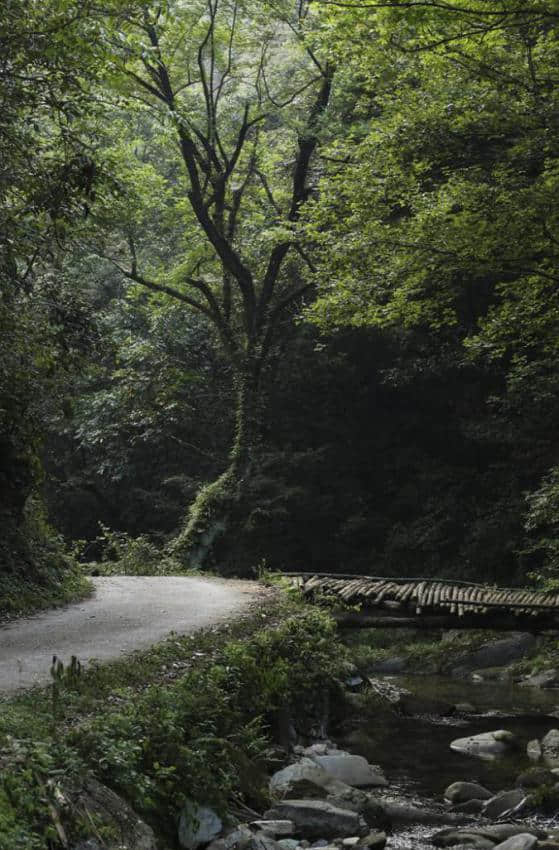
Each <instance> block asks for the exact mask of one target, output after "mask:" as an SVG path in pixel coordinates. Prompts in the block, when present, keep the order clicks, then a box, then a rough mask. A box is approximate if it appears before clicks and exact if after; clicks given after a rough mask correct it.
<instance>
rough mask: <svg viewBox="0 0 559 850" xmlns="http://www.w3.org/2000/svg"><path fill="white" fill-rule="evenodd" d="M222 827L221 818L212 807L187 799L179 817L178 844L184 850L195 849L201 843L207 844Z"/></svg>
mask: <svg viewBox="0 0 559 850" xmlns="http://www.w3.org/2000/svg"><path fill="white" fill-rule="evenodd" d="M222 829H223V823H222V822H221V818H219V817H218V815H216V813H215V812H214V811H213V809H209V808H207V806H200V805H198V803H194V802H192V801H189V802H188V803H187V804H186V805H185V806H184V808H183V810H182V812H181V815H180V819H179V844H180V846H181V847H184V848H185V850H196V848H197V847H200V846H201V845H202V844H208V842H209V841H211V840H212V839H213V838H215V837H216V835H219V833H220V832H221V830H222Z"/></svg>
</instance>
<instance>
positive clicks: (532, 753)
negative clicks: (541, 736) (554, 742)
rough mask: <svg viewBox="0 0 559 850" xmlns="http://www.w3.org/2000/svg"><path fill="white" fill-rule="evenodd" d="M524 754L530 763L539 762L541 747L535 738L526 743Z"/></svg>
mask: <svg viewBox="0 0 559 850" xmlns="http://www.w3.org/2000/svg"><path fill="white" fill-rule="evenodd" d="M526 754H527V756H528V758H529V759H530V761H539V760H540V759H541V757H542V745H541V744H540V742H539V741H538V739H537V738H534V739H533V740H532V741H528V745H527V747H526Z"/></svg>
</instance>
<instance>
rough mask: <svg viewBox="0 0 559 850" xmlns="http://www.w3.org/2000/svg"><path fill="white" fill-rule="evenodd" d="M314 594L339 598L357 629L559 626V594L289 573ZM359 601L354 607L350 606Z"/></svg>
mask: <svg viewBox="0 0 559 850" xmlns="http://www.w3.org/2000/svg"><path fill="white" fill-rule="evenodd" d="M284 575H285V576H286V578H287V579H288V581H289V583H290V585H291V586H292V587H295V588H298V589H299V590H300V591H301V592H302V593H303V595H304V596H306V597H309V598H311V599H315V600H318V599H320V598H323V599H336V600H339V601H340V602H341V603H344V604H343V607H342V610H340V611H338V612H337V615H336V617H337V620H338V622H339V623H340V625H342V626H346V627H354V628H375V627H377V628H388V627H390V628H394V627H399V628H410V627H411V628H418V627H420V628H426V629H428V628H433V629H436V628H446V629H456V628H458V629H460V628H463V629H476V628H477V629H480V628H483V629H499V630H501V629H521V630H524V631H532V632H540V631H548V630H558V629H559V593H557V592H555V591H553V592H549V593H545V592H542V591H537V590H527V589H525V588H504V587H496V586H490V585H486V584H471V583H468V582H462V581H452V580H448V579H445V580H440V579H427V578H419V579H416V578H413V579H412V578H389V577H384V578H383V577H378V576H358V575H344V574H340V575H338V574H333V573H284ZM352 606H355V610H351V607H352Z"/></svg>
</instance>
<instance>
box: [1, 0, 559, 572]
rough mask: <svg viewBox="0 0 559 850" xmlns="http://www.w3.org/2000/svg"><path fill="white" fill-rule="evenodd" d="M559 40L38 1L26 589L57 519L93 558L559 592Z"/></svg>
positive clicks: (402, 15) (15, 296)
mask: <svg viewBox="0 0 559 850" xmlns="http://www.w3.org/2000/svg"><path fill="white" fill-rule="evenodd" d="M558 27H559V4H558V3H556V2H552V0H550V2H540V1H539V0H527V2H523V3H518V2H515V0H498V2H494V3H491V4H488V3H486V2H482V0H448V2H447V0H423V1H422V2H421V1H420V0H409V2H399V0H393V2H366V0H363V2H357V0H355V2H341V1H340V2H335V0H313V2H301V3H297V4H292V3H288V2H283V0H267V2H265V3H261V2H252V0H195V2H191V3H190V2H189V3H183V2H179V0H167V2H162V3H158V2H151V0H141V1H140V0H128V1H127V0H109V2H106V3H102V4H96V3H80V4H76V3H73V2H70V0H48V1H47V2H45V3H34V2H33V3H24V2H22V0H10V2H9V3H8V5H7V9H6V13H5V16H4V23H3V32H2V41H3V44H4V45H5V50H4V51H3V58H2V61H1V65H0V96H1V98H2V103H3V110H2V113H1V115H0V138H1V140H2V146H3V154H4V155H3V160H2V165H1V171H0V218H1V224H2V227H1V228H0V229H1V233H2V236H1V240H0V261H1V262H0V266H1V273H2V282H1V302H0V326H1V328H2V337H1V341H0V346H1V347H2V355H3V356H2V366H1V371H0V392H1V396H2V403H1V404H0V409H1V413H0V417H1V419H0V424H1V429H2V437H1V445H2V458H3V461H2V476H3V477H2V481H3V485H4V486H3V487H2V493H3V496H2V498H3V502H2V507H1V510H2V515H3V517H5V518H6V522H7V523H9V525H10V527H11V529H12V532H11V533H10V534H11V537H10V539H11V540H12V543H10V545H9V546H8V547H7V550H6V551H8V549H9V550H10V551H15V549H17V550H18V552H19V555H18V556H17V557H16V558H15V560H14V558H13V557H12V556H10V558H11V563H12V567H13V566H14V564H15V563H16V562H17V561H18V558H19V559H20V560H21V558H22V557H23V556H22V554H21V553H22V552H24V551H25V546H23V544H22V543H21V541H22V540H23V539H24V538H25V534H24V533H23V532H22V528H23V525H22V524H23V523H25V522H27V521H28V520H27V519H25V516H26V514H27V515H28V514H29V511H30V509H31V508H30V506H31V505H35V506H36V505H37V504H38V500H39V499H43V500H46V503H47V506H48V512H49V515H50V517H51V519H52V520H53V521H54V522H55V524H57V525H58V526H59V527H60V528H61V529H62V530H63V531H64V533H65V534H66V535H67V536H68V537H70V538H76V537H85V538H87V540H88V541H89V542H88V543H87V546H89V550H90V551H92V552H93V553H94V554H95V553H98V551H100V550H99V547H100V544H99V543H98V542H97V543H96V542H95V538H96V535H97V528H98V524H99V523H100V522H101V523H102V525H103V527H110V528H113V529H115V530H116V531H118V532H119V533H130V534H133V535H136V536H138V535H145V534H147V535H151V536H152V539H153V540H154V541H155V542H156V543H157V544H158V545H161V546H163V547H165V549H166V552H167V556H168V557H172V558H173V559H175V560H176V563H177V564H178V565H180V566H181V567H184V566H188V565H190V566H192V565H197V566H207V565H213V566H217V567H219V568H220V569H236V570H239V571H244V572H246V571H247V570H249V569H251V568H255V567H256V565H257V564H258V563H263V562H266V563H270V564H273V565H274V566H281V567H287V566H293V565H294V564H300V565H301V566H305V562H306V561H309V560H310V561H311V562H313V561H317V560H318V561H321V562H322V561H324V560H326V562H327V563H328V564H329V566H330V565H331V566H332V567H333V568H336V569H337V568H342V569H349V568H350V567H354V568H355V569H359V570H363V571H367V570H369V571H371V569H372V567H373V564H374V563H378V564H380V567H382V569H385V570H387V571H390V572H398V571H403V572H407V571H413V572H414V573H417V572H418V570H417V568H416V569H414V561H416V560H417V559H418V558H419V559H421V560H422V562H423V563H424V564H425V569H426V570H427V571H430V572H445V571H446V572H450V573H453V574H456V573H460V572H461V570H464V571H465V572H466V573H471V574H472V575H474V574H476V575H477V574H478V573H481V574H484V573H485V574H486V573H487V571H488V570H489V573H490V574H492V575H494V576H495V577H496V578H498V579H499V580H502V579H504V578H505V577H506V576H507V575H509V576H510V577H512V579H513V580H518V579H519V578H521V577H525V576H526V575H527V574H528V573H529V572H535V573H538V574H542V575H543V573H544V572H545V571H546V569H547V570H548V571H550V572H551V573H553V571H554V570H555V569H556V567H555V566H554V565H555V560H556V555H555V554H554V553H555V548H554V547H555V545H556V544H555V542H554V541H555V536H556V528H557V519H556V501H557V500H556V495H555V490H556V478H557V471H556V469H557V448H556V442H555V437H554V434H555V430H556V429H555V422H556V418H557V413H558V410H559V407H558V391H559V387H558V384H557V377H556V368H555V360H556V357H557V340H558V338H559V334H558V330H559V329H558V326H557V323H558V316H559V305H558V303H557V280H558V274H559V273H558V272H557V251H558V250H559V231H558V223H559V221H558V216H559V212H558V208H557V201H556V197H557V188H558V187H557V183H558V181H559V169H558V166H557V157H558V147H557V129H558V128H557V121H558V118H557V116H558V115H559V108H558V107H559V104H558V102H557V85H556V76H557V70H556V69H557V59H558ZM75 505H80V506H81V508H79V509H77V510H76V509H75V507H74V506H75ZM16 538H17V540H19V541H20V542H19V543H17V541H16ZM20 544H21V545H20ZM22 546H23V548H22ZM14 547H15V548H14ZM282 549H283V550H284V551H282ZM25 558H27V561H26V563H30V562H31V561H33V558H32V556H31V555H29V554H28V555H26V556H25V557H24V560H25ZM30 559H31V560H30ZM8 560H9V559H8V555H6V562H8ZM546 564H547V567H546ZM378 571H380V569H377V572H378Z"/></svg>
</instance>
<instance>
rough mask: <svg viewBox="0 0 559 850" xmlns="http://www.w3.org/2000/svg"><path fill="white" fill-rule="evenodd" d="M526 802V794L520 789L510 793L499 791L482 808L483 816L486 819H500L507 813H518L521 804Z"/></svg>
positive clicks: (514, 789)
mask: <svg viewBox="0 0 559 850" xmlns="http://www.w3.org/2000/svg"><path fill="white" fill-rule="evenodd" d="M526 801H527V796H526V792H525V791H524V790H523V789H522V788H513V789H512V791H501V792H500V793H499V794H495V796H494V797H491V799H490V800H487V802H486V803H485V804H484V806H483V814H484V815H485V817H486V818H500V817H502V816H503V815H504V814H506V813H508V812H511V813H512V812H513V811H514V812H516V813H518V812H519V811H520V810H521V808H522V805H523V803H525V802H526Z"/></svg>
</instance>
